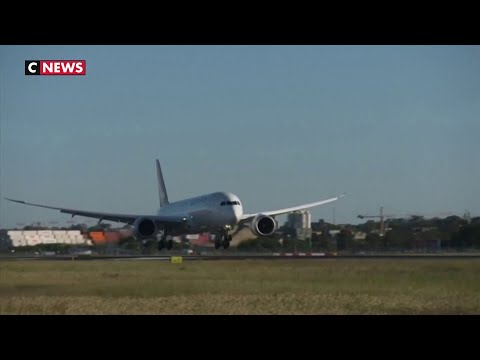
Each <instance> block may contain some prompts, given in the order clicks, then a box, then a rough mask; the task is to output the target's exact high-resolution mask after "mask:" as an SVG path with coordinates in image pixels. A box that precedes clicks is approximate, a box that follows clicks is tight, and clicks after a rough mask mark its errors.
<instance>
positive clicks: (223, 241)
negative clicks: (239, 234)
mask: <svg viewBox="0 0 480 360" xmlns="http://www.w3.org/2000/svg"><path fill="white" fill-rule="evenodd" d="M230 241H232V235H229V234H228V231H227V232H224V233H223V234H221V235H220V236H219V237H218V238H215V249H219V248H220V246H223V248H224V249H228V248H229V247H230Z"/></svg>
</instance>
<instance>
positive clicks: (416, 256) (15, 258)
mask: <svg viewBox="0 0 480 360" xmlns="http://www.w3.org/2000/svg"><path fill="white" fill-rule="evenodd" d="M172 257H182V260H183V261H199V260H201V261H218V260H222V261H225V260H228V261H230V260H231V261H234V260H276V261H282V260H319V261H322V260H349V259H355V260H373V259H391V260H394V259H395V260H402V259H408V260H449V259H457V260H458V259H465V260H467V259H480V254H455V255H437V254H408V255H405V254H400V255H337V256H326V255H311V256H300V255H290V256H285V255H283V256H281V255H270V254H269V255H265V254H251V255H235V254H230V255H217V254H212V255H182V254H168V255H120V256H116V255H113V256H110V255H93V256H90V255H56V256H41V255H36V256H0V261H25V260H29V261H42V260H44V261H45V260H48V261H52V260H55V261H170V260H171V259H172Z"/></svg>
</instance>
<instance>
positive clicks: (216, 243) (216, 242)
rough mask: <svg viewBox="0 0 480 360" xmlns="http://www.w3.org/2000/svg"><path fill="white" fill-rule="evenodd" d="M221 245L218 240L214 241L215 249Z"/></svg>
mask: <svg viewBox="0 0 480 360" xmlns="http://www.w3.org/2000/svg"><path fill="white" fill-rule="evenodd" d="M221 245H222V242H221V241H220V240H215V249H218V248H219V247H220V246H221Z"/></svg>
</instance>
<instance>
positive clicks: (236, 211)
mask: <svg viewBox="0 0 480 360" xmlns="http://www.w3.org/2000/svg"><path fill="white" fill-rule="evenodd" d="M232 209H233V221H234V222H235V224H237V223H238V222H239V221H240V219H241V218H242V215H243V209H242V207H241V206H238V205H237V206H233V207H232Z"/></svg>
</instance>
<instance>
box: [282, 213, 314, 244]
mask: <svg viewBox="0 0 480 360" xmlns="http://www.w3.org/2000/svg"><path fill="white" fill-rule="evenodd" d="M311 222H312V215H311V214H310V212H309V211H307V210H303V211H295V212H293V213H291V214H289V215H288V218H287V224H286V226H287V228H289V229H291V230H293V231H294V235H295V237H296V238H297V239H298V240H307V239H311V237H312V227H311Z"/></svg>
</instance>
